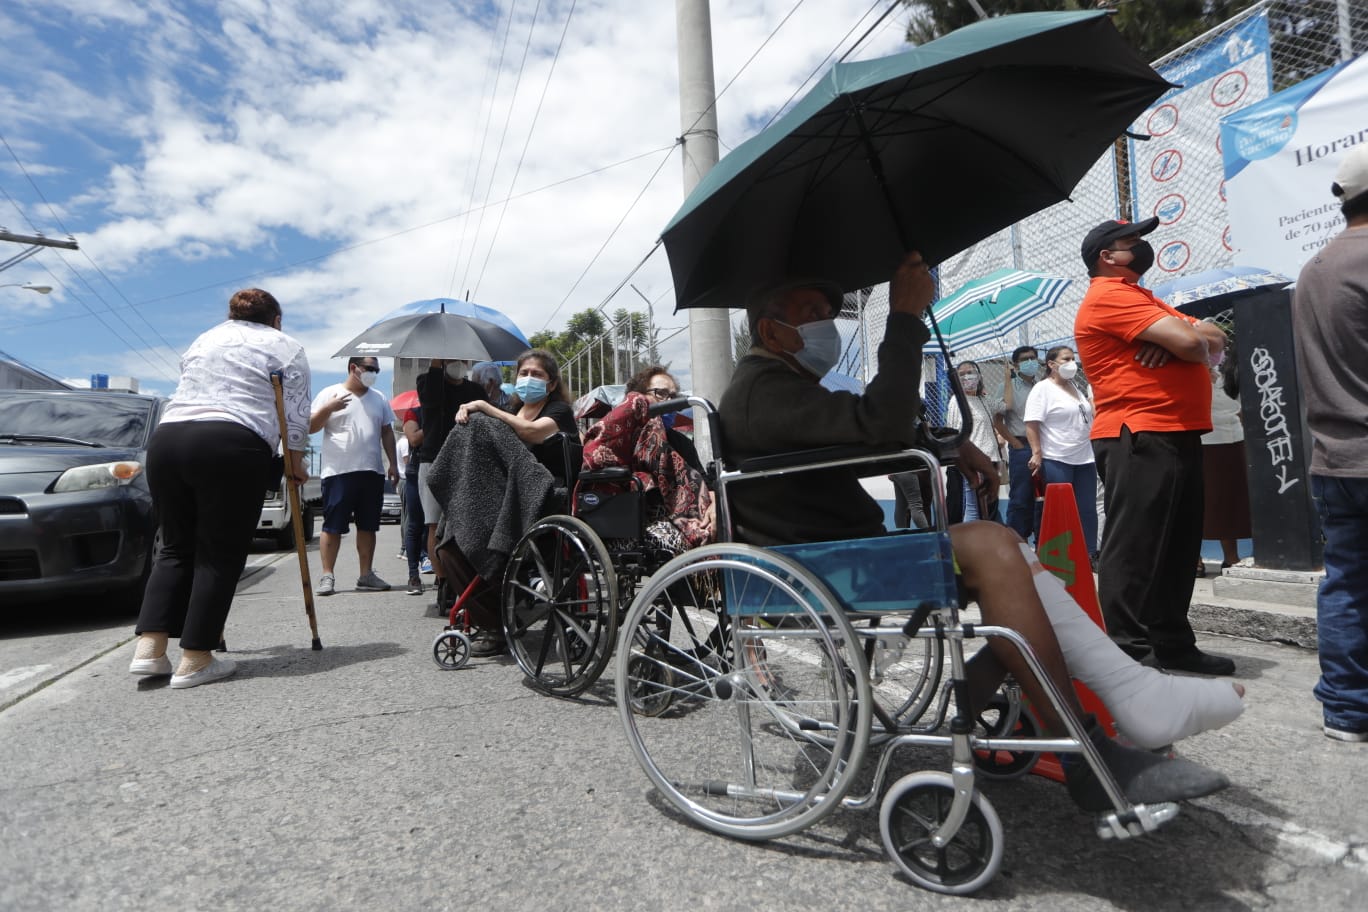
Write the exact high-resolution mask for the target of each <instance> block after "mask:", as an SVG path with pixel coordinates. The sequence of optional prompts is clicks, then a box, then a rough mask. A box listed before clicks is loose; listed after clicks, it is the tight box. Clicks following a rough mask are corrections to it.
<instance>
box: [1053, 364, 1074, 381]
mask: <svg viewBox="0 0 1368 912" xmlns="http://www.w3.org/2000/svg"><path fill="white" fill-rule="evenodd" d="M1055 370H1056V371H1058V372H1059V377H1060V379H1061V380H1072V379H1073V378H1074V377H1076V376H1077V375H1078V362H1077V361H1061V362H1059V366H1058V367H1056V368H1055Z"/></svg>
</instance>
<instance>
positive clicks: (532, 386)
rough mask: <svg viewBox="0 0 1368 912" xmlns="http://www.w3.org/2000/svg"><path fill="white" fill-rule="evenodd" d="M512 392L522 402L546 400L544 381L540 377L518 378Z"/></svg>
mask: <svg viewBox="0 0 1368 912" xmlns="http://www.w3.org/2000/svg"><path fill="white" fill-rule="evenodd" d="M513 392H515V393H517V394H518V398H519V399H521V400H522V401H523V402H541V401H542V400H543V399H545V398H546V381H545V380H543V379H541V378H540V377H519V378H518V382H517V383H516V384H515V385H514V387H513Z"/></svg>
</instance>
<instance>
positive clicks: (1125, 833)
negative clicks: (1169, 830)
mask: <svg viewBox="0 0 1368 912" xmlns="http://www.w3.org/2000/svg"><path fill="white" fill-rule="evenodd" d="M1177 816H1178V805H1177V804H1175V803H1174V802H1172V801H1165V802H1161V803H1159V804H1137V805H1135V806H1134V807H1132V808H1131V809H1130V810H1129V811H1127V812H1126V813H1117V812H1116V811H1111V812H1109V813H1106V814H1102V815H1101V816H1099V817H1098V818H1097V835H1098V836H1100V837H1102V838H1103V839H1131V838H1133V837H1135V836H1144V835H1145V834H1146V833H1153V832H1154V831H1155V830H1157V829H1159V827H1161V826H1163V825H1164V824H1166V823H1168V822H1169V821H1170V820H1172V819H1173V818H1174V817H1177Z"/></svg>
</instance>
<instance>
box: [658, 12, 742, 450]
mask: <svg viewBox="0 0 1368 912" xmlns="http://www.w3.org/2000/svg"><path fill="white" fill-rule="evenodd" d="M675 29H676V32H677V35H678V40H679V119H680V125H681V127H682V128H683V131H684V134H683V136H682V137H681V139H682V141H683V144H684V155H683V158H684V195H685V196H686V197H687V196H688V195H689V193H690V192H692V190H693V188H694V187H696V186H697V185H698V182H699V181H700V180H702V179H703V175H705V174H707V173H708V171H710V170H711V169H712V166H713V165H715V164H717V157H718V156H717V88H716V83H715V82H714V81H713V56H712V16H711V13H710V11H709V9H708V0H675ZM736 303H737V306H738V307H739V306H741V305H742V304H743V303H744V302H742V301H738V302H736ZM689 352H690V365H691V367H692V370H693V383H692V384H691V385H692V387H693V394H694V395H695V396H702V397H704V398H705V399H708V400H709V401H711V402H713V403H716V402H717V401H718V400H719V399H721V398H722V391H723V390H725V389H726V388H727V381H729V380H730V379H731V363H732V359H731V318H730V315H729V312H728V311H727V310H726V309H724V308H713V307H695V308H691V309H690V310H689ZM701 437H703V435H700V438H701ZM705 458H706V457H705Z"/></svg>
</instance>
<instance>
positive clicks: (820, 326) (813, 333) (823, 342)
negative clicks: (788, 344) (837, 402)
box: [774, 320, 841, 377]
mask: <svg viewBox="0 0 1368 912" xmlns="http://www.w3.org/2000/svg"><path fill="white" fill-rule="evenodd" d="M774 322H776V323H778V324H780V325H781V326H788V328H789V329H792V330H797V332H798V335H799V336H800V337H801V338H802V340H803V347H802V348H800V349H798V350H797V351H796V352H790V354H791V355H792V356H793V360H795V361H797V362H798V363H799V364H801V365H802V366H803V367H804V369H806V370H808V371H810V372H811V373H812V375H813V376H815V377H825V376H826V375H827V372H828V371H830V370H831V369H832V368H833V367H835V366H836V362H837V361H839V360H841V332H840V330H838V329H837V328H836V321H835V320H813V321H812V322H811V323H804V324H803V325H802V326H789V324H787V323H785V322H783V321H782V320H775V321H774Z"/></svg>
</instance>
